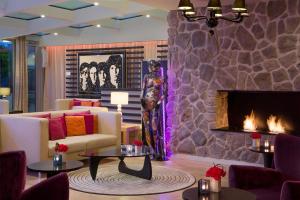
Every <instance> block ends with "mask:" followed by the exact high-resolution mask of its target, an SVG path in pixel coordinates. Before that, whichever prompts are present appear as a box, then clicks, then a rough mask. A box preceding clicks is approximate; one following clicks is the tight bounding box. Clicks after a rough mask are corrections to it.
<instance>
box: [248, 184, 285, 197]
mask: <svg viewBox="0 0 300 200" xmlns="http://www.w3.org/2000/svg"><path fill="white" fill-rule="evenodd" d="M247 191H249V192H252V193H253V194H255V195H256V200H280V193H281V185H277V186H272V187H268V188H258V189H251V190H247Z"/></svg>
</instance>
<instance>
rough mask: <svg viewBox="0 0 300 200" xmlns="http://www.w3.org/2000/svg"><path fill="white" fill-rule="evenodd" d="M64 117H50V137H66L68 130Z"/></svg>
mask: <svg viewBox="0 0 300 200" xmlns="http://www.w3.org/2000/svg"><path fill="white" fill-rule="evenodd" d="M65 127H66V125H65V119H64V117H57V118H51V119H49V139H50V140H59V139H64V138H65V135H66V132H67V130H66V129H65Z"/></svg>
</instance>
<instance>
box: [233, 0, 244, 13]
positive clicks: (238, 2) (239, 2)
mask: <svg viewBox="0 0 300 200" xmlns="http://www.w3.org/2000/svg"><path fill="white" fill-rule="evenodd" d="M232 10H233V11H234V12H246V11H247V8H246V3H245V0H235V1H234V3H233V6H232Z"/></svg>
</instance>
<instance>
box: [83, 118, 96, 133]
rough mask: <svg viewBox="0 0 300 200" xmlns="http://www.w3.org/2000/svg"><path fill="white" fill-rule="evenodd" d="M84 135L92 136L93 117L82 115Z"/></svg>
mask: <svg viewBox="0 0 300 200" xmlns="http://www.w3.org/2000/svg"><path fill="white" fill-rule="evenodd" d="M83 117H84V122H85V131H86V134H93V132H94V115H84V116H83Z"/></svg>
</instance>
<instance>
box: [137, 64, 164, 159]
mask: <svg viewBox="0 0 300 200" xmlns="http://www.w3.org/2000/svg"><path fill="white" fill-rule="evenodd" d="M164 97H165V83H164V79H163V77H162V74H161V65H160V63H159V62H156V61H154V60H152V61H150V62H149V74H146V75H145V76H144V79H143V86H142V94H141V104H142V108H143V109H142V119H143V133H142V140H143V143H144V145H148V146H150V148H151V149H152V151H153V153H154V159H156V160H166V155H165V141H164V127H163V113H162V112H164V110H163V106H161V105H162V101H163V100H164Z"/></svg>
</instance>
